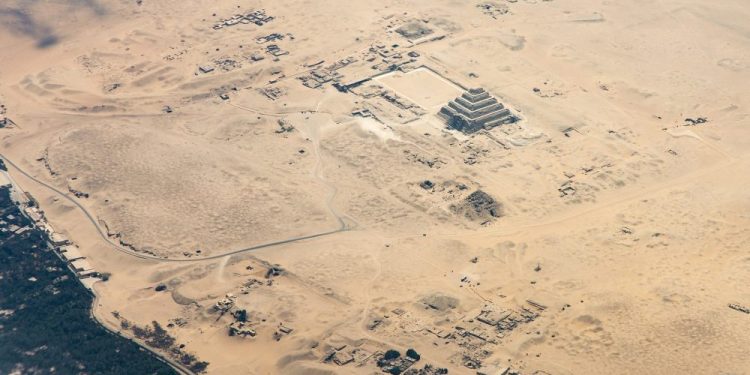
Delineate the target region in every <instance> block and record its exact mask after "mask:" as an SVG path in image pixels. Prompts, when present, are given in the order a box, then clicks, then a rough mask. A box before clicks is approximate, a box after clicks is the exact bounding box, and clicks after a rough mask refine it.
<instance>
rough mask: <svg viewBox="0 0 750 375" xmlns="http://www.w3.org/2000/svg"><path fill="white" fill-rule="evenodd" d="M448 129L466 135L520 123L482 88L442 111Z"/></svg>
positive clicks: (460, 97)
mask: <svg viewBox="0 0 750 375" xmlns="http://www.w3.org/2000/svg"><path fill="white" fill-rule="evenodd" d="M438 115H439V116H440V117H442V118H443V119H445V120H446V122H447V124H448V127H450V128H453V129H456V130H459V131H461V132H463V133H466V134H471V133H475V132H477V131H479V130H481V129H487V130H489V129H492V128H494V127H495V126H498V125H503V124H512V123H514V122H516V121H518V118H517V117H516V116H514V115H513V114H512V113H511V112H510V110H509V109H507V108H505V106H503V104H502V103H500V102H498V101H497V99H495V98H494V97H492V95H490V94H489V93H488V92H487V91H485V90H484V89H482V88H477V89H469V90H468V91H466V92H464V93H463V94H461V96H459V97H458V98H456V99H454V100H451V101H450V102H449V103H448V105H446V106H444V107H443V108H441V109H440V112H439V113H438Z"/></svg>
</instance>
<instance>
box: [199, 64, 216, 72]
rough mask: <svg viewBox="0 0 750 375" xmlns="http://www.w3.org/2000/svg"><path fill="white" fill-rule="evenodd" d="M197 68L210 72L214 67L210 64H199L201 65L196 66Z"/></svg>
mask: <svg viewBox="0 0 750 375" xmlns="http://www.w3.org/2000/svg"><path fill="white" fill-rule="evenodd" d="M198 70H199V71H200V72H201V73H211V72H213V71H214V67H213V66H210V65H201V66H199V67H198Z"/></svg>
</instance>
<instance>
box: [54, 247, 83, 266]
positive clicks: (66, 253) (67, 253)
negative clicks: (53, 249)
mask: <svg viewBox="0 0 750 375" xmlns="http://www.w3.org/2000/svg"><path fill="white" fill-rule="evenodd" d="M60 255H61V256H62V257H63V258H65V260H67V261H69V262H70V261H73V260H76V259H81V258H83V254H81V252H80V251H79V250H78V248H77V247H75V246H73V245H65V246H61V247H60Z"/></svg>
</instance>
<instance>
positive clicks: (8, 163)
mask: <svg viewBox="0 0 750 375" xmlns="http://www.w3.org/2000/svg"><path fill="white" fill-rule="evenodd" d="M314 144H315V153H316V155H317V158H318V161H317V163H316V165H315V168H314V171H313V176H314V177H315V178H317V179H318V180H320V181H321V182H322V183H323V184H325V185H326V186H327V187H328V188H329V189H330V191H331V193H330V194H329V195H328V197H327V199H326V206H327V207H328V210H329V211H330V212H331V215H333V216H334V217H335V218H336V221H337V222H338V224H339V227H338V228H336V229H332V230H329V231H324V232H318V233H313V234H308V235H304V236H296V237H290V238H286V239H283V240H278V241H272V242H266V243H261V244H257V245H253V246H249V247H245V248H242V249H236V250H231V251H227V252H224V253H221V254H216V255H210V256H204V257H200V258H168V257H160V256H156V255H150V254H144V253H140V252H137V251H134V250H131V249H128V248H126V247H123V246H121V245H120V244H118V243H116V242H113V241H112V239H111V238H109V236H108V235H107V233H105V232H104V231H103V230H102V228H101V226H100V225H99V223H98V222H97V220H96V219H95V218H94V215H92V214H91V212H89V211H88V210H87V209H86V207H84V206H83V205H81V204H80V203H79V202H78V201H77V200H76V199H75V198H73V197H71V196H70V195H68V194H66V193H65V192H63V191H61V190H59V189H58V188H56V187H54V186H52V185H50V184H48V183H46V182H44V181H42V180H40V179H38V178H36V177H34V176H33V175H31V174H30V173H29V172H27V171H25V170H23V169H22V168H21V167H19V166H18V164H16V163H14V162H13V161H12V160H10V159H8V157H6V156H5V155H3V154H0V159H2V160H3V161H5V164H6V166H11V167H13V168H14V169H15V170H16V171H18V173H20V174H22V175H24V176H25V177H27V178H28V179H30V180H31V181H34V182H36V183H37V184H39V185H41V186H44V187H45V188H47V189H49V190H51V191H53V192H54V193H56V194H58V195H60V196H61V197H62V198H63V199H65V200H67V201H69V202H71V203H73V204H74V205H75V206H76V207H77V208H78V209H79V210H81V212H83V214H84V215H86V218H87V219H88V221H89V222H91V224H92V225H93V226H94V227H95V228H96V231H97V232H98V233H99V236H100V237H101V239H102V240H104V242H106V243H107V244H108V245H109V246H110V247H112V248H113V249H115V250H117V251H119V252H122V253H124V254H127V255H129V256H133V257H136V258H141V259H150V260H156V261H159V262H204V261H210V260H216V259H221V258H224V257H229V256H232V255H237V254H242V253H246V252H251V251H255V250H260V249H265V248H269V247H273V246H279V245H284V244H288V243H293V242H299V241H304V240H309V239H313V238H318V237H324V236H329V235H332V234H336V233H340V232H345V231H348V230H351V229H352V227H351V226H350V225H348V224H347V222H346V221H345V220H344V217H343V216H341V215H339V214H338V212H336V210H335V209H334V208H333V205H332V202H333V199H334V198H335V196H336V187H335V186H333V185H331V184H330V183H329V182H328V181H326V180H325V179H324V178H323V176H322V174H321V172H320V169H321V163H322V161H321V160H322V159H321V156H320V151H319V148H318V141H317V139H316V140H315V143H314Z"/></svg>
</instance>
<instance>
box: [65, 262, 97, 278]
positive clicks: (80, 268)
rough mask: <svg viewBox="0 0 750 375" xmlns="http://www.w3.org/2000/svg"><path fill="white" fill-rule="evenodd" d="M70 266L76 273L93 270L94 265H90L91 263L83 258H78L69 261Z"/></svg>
mask: <svg viewBox="0 0 750 375" xmlns="http://www.w3.org/2000/svg"><path fill="white" fill-rule="evenodd" d="M70 266H71V267H72V268H73V270H74V271H75V272H76V274H78V275H81V274H83V273H90V272H92V271H94V267H92V266H91V263H89V261H88V260H86V259H84V258H79V259H77V260H74V261H72V262H70Z"/></svg>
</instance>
